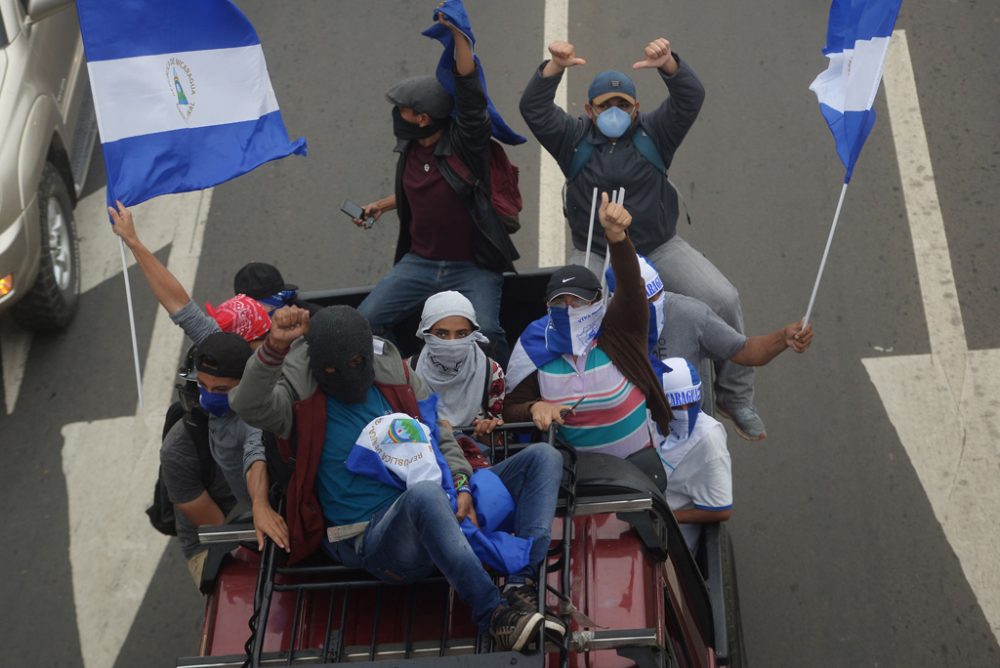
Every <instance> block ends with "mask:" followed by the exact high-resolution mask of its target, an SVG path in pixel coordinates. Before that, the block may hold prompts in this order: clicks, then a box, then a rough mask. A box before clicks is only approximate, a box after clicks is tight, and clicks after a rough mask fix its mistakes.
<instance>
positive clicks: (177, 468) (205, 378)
mask: <svg viewBox="0 0 1000 668" xmlns="http://www.w3.org/2000/svg"><path fill="white" fill-rule="evenodd" d="M251 354H252V351H251V350H250V346H249V345H248V344H247V342H246V341H244V340H243V339H242V338H240V337H239V336H238V335H236V334H231V333H226V332H215V333H214V334H210V335H209V336H207V337H206V338H205V339H204V340H203V341H202V342H201V346H200V347H199V348H198V349H197V351H196V352H195V354H194V359H193V361H194V365H193V368H192V369H191V370H190V371H192V372H194V373H193V374H192V376H195V374H196V376H195V379H196V381H197V383H198V385H197V389H193V388H186V387H184V386H179V396H180V400H181V405H182V407H183V408H184V413H185V414H184V417H183V418H182V419H180V420H178V421H177V422H175V423H174V425H173V426H172V427H171V428H170V430H169V431H168V432H167V434H166V436H164V438H163V443H162V444H161V446H160V479H161V480H162V481H163V484H164V486H165V487H166V490H167V497H168V498H169V500H170V502H171V503H173V505H174V524H175V528H176V531H177V539H178V542H179V543H180V547H181V550H182V552H183V553H184V558H185V560H186V561H187V566H188V571H189V572H190V573H191V577H192V578H193V579H194V582H195V585H196V586H200V585H201V574H202V569H203V568H204V565H205V557H206V556H207V554H208V549H207V548H205V547H203V546H202V545H201V544H200V543H199V541H198V527H200V526H207V525H217V524H223V523H225V519H226V516H227V515H228V514H229V513H230V512H231V511H232V510H233V509H234V508H235V507H236V505H237V499H236V497H235V496H234V495H233V492H232V489H231V488H230V486H229V483H228V482H227V481H226V476H225V472H224V471H223V469H222V468H221V467H220V466H219V464H218V462H216V461H215V460H214V459H213V458H212V457H211V455H208V456H207V458H208V461H207V462H206V461H205V459H206V456H205V455H204V454H200V453H202V452H204V451H205V450H209V449H210V444H209V443H202V442H201V439H202V438H203V437H204V436H205V435H207V434H208V432H207V430H203V429H202V426H203V425H204V423H203V422H202V420H203V419H205V416H204V413H203V412H202V411H203V410H209V411H214V410H215V409H216V403H215V401H214V400H211V401H209V402H208V404H207V405H206V404H205V402H204V401H199V399H200V398H203V397H205V396H206V395H207V396H212V397H220V396H221V397H223V398H224V397H225V396H226V394H225V393H226V392H228V390H229V389H230V388H231V387H233V386H234V385H235V384H236V383H238V382H239V379H240V377H242V375H243V367H244V365H245V364H246V361H247V359H248V358H249V357H250V355H251ZM209 393H211V394H209ZM199 395H200V396H199Z"/></svg>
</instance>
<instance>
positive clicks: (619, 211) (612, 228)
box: [597, 192, 632, 243]
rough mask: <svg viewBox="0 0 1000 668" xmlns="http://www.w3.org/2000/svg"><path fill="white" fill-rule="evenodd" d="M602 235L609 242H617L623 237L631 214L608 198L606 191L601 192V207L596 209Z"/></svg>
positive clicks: (629, 223) (630, 222)
mask: <svg viewBox="0 0 1000 668" xmlns="http://www.w3.org/2000/svg"><path fill="white" fill-rule="evenodd" d="M597 216H598V219H599V220H600V221H601V227H603V228H604V237H605V238H606V239H607V240H608V241H609V242H611V243H617V242H619V241H621V240H622V239H624V238H625V230H627V229H628V227H629V225H631V224H632V214H630V213H629V212H628V211H626V210H625V207H624V206H622V205H621V204H615V203H613V202H611V201H610V200H609V199H608V193H606V192H605V193H601V208H600V209H598V210H597Z"/></svg>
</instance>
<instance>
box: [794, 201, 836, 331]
mask: <svg viewBox="0 0 1000 668" xmlns="http://www.w3.org/2000/svg"><path fill="white" fill-rule="evenodd" d="M846 194H847V183H844V187H843V188H841V190H840V201H838V202H837V211H836V212H835V213H834V214H833V225H831V226H830V236H828V237H827V239H826V248H825V249H823V259H822V260H820V261H819V271H818V272H817V273H816V283H815V284H814V285H813V291H812V295H811V296H810V297H809V306H808V308H806V315H805V317H804V318H802V327H803V328H804V327H805V326H806V325H808V324H809V316H811V315H812V310H813V304H815V303H816V293H817V292H818V291H819V282H820V279H822V278H823V269H825V268H826V258H827V256H828V255H829V254H830V246H832V245H833V234H834V232H836V231H837V221H838V220H840V209H841V208H842V207H843V206H844V195H846Z"/></svg>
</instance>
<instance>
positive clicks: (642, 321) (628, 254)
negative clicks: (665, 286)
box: [598, 193, 649, 346]
mask: <svg viewBox="0 0 1000 668" xmlns="http://www.w3.org/2000/svg"><path fill="white" fill-rule="evenodd" d="M598 219H599V220H600V221H601V227H603V228H604V236H605V238H606V239H607V240H608V252H609V253H610V254H611V258H610V262H611V269H612V271H614V274H615V282H616V283H617V286H618V287H617V289H616V290H615V298H614V299H612V300H611V302H610V303H609V304H608V313H607V315H606V316H605V317H604V327H605V328H606V329H611V328H614V330H615V331H617V332H619V333H620V334H621V335H623V336H626V337H628V338H630V339H634V340H639V341H642V342H643V343H642V345H643V346H645V345H646V343H645V340H646V336H647V332H648V330H649V307H648V305H647V301H646V291H645V289H644V288H643V281H642V273H641V271H640V269H639V256H638V255H636V254H635V248H634V247H633V246H632V242H631V241H630V240H629V238H628V235H627V234H626V232H625V231H626V230H627V229H628V228H629V226H630V225H631V224H632V215H631V214H630V213H629V212H628V211H627V210H626V209H625V207H624V206H622V205H620V204H613V203H609V202H608V194H607V193H601V206H600V209H598Z"/></svg>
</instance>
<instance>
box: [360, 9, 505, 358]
mask: <svg viewBox="0 0 1000 668" xmlns="http://www.w3.org/2000/svg"><path fill="white" fill-rule="evenodd" d="M439 16H440V15H439ZM439 21H440V22H441V24H442V25H444V26H446V28H447V30H448V31H450V33H451V37H452V40H453V41H454V45H455V47H454V53H455V71H454V81H455V89H456V93H455V98H454V99H452V96H451V95H450V94H449V93H448V91H446V90H445V89H444V87H443V86H442V85H441V84H440V83H438V81H437V79H435V78H434V77H432V76H419V77H414V78H412V79H406V80H405V81H401V82H399V83H397V84H396V85H394V86H393V87H392V88H390V89H389V91H388V92H387V93H386V99H387V100H388V101H389V103H390V104H392V128H393V134H394V135H395V137H396V142H397V143H396V152H397V153H399V160H398V162H397V165H396V186H395V192H394V193H393V194H392V195H389V196H387V197H384V198H382V199H380V200H377V201H375V202H372V203H370V204H367V205H365V206H364V207H363V209H364V218H368V217H373V218H375V219H376V220H378V219H379V218H380V217H381V216H382V214H383V213H385V212H387V211H391V210H393V209H395V210H396V211H397V213H398V216H399V237H398V241H397V244H396V253H395V258H394V266H393V267H392V269H391V270H390V271H389V273H388V274H387V275H386V276H384V277H383V278H382V280H380V281H379V282H378V284H377V285H376V286H375V289H374V290H372V292H371V294H370V295H368V297H367V298H366V299H365V300H364V302H362V303H361V305H360V306H359V307H358V310H359V311H361V313H362V315H364V316H365V317H366V318H367V319H368V321H369V322H370V323H371V326H372V329H373V330H374V331H375V333H377V334H380V335H385V336H390V335H391V331H392V328H393V326H394V325H396V324H397V323H398V322H399V321H400V320H402V319H403V318H405V317H406V316H407V315H409V314H410V313H412V312H413V311H415V310H416V309H417V307H418V305H419V304H421V303H422V302H423V301H424V300H425V299H427V297H429V296H431V295H432V294H434V293H436V292H440V291H442V290H457V291H458V292H461V293H462V294H463V295H465V296H466V297H468V299H469V301H471V302H472V304H473V306H474V308H475V311H476V314H477V315H478V317H479V323H480V325H481V326H482V331H483V334H484V335H485V336H486V337H487V338H488V339H489V340H490V342H491V345H492V349H491V354H492V355H493V357H494V358H495V359H497V360H498V361H499V362H500V363H501V364H506V362H507V357H508V355H509V354H510V351H509V349H508V347H507V339H506V336H505V335H504V331H503V328H502V327H501V326H500V292H501V289H502V287H503V275H502V273H503V272H504V271H513V270H514V264H513V263H514V260H516V259H517V258H518V254H517V250H516V249H515V248H514V245H513V243H511V240H510V235H509V234H508V233H507V231H506V230H505V229H504V227H503V225H502V224H501V223H500V221H499V220H498V219H497V217H496V213H495V211H494V210H493V208H492V205H491V204H490V202H488V201H486V200H488V198H485V197H483V196H482V193H481V192H478V191H477V190H475V189H472V188H470V187H469V186H468V185H467V184H466V182H465V181H464V180H463V179H462V178H461V177H460V176H459V175H458V174H456V172H455V170H454V169H452V167H451V165H450V164H449V156H454V157H457V159H458V160H460V161H461V163H462V164H463V165H465V167H467V168H468V170H469V172H470V173H471V174H472V175H474V176H475V178H476V179H478V180H480V181H482V182H484V183H485V182H488V179H489V153H490V142H491V141H492V140H491V139H490V136H491V132H492V129H491V127H492V126H491V121H490V115H489V113H488V112H487V108H488V107H487V97H486V94H485V92H484V90H483V85H482V82H481V81H480V77H479V72H478V71H477V66H476V63H475V61H474V59H473V54H472V47H471V44H470V43H469V39H468V38H467V37H466V36H465V34H464V33H462V32H461V31H460V30H459V29H458V28H456V27H455V26H454V25H452V24H451V23H448V22H446V21H445V20H444V19H443V18H439ZM453 109H454V117H453ZM354 222H355V223H356V224H358V225H363V224H364V219H362V218H358V219H355V221H354Z"/></svg>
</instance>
